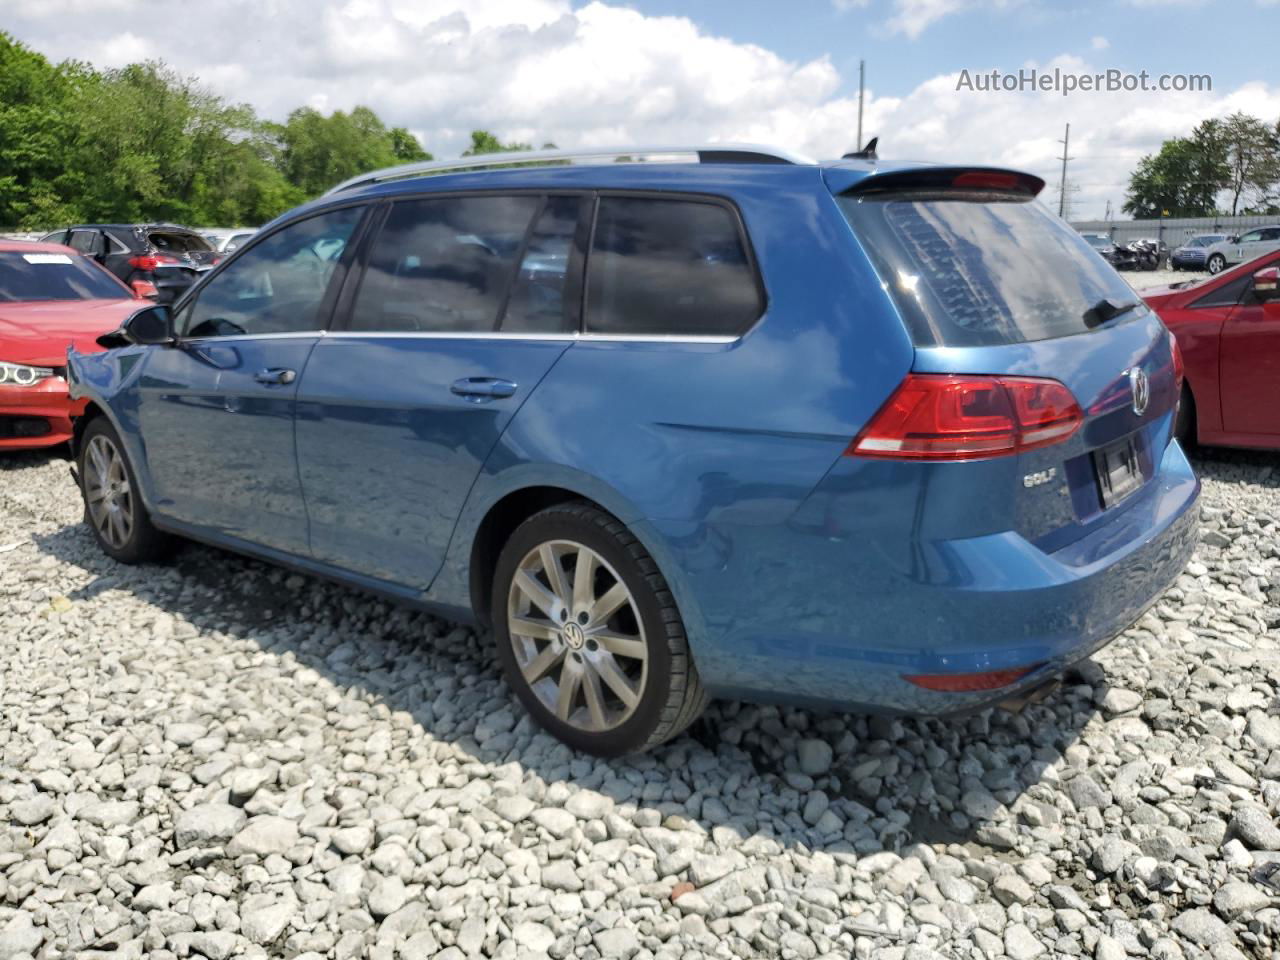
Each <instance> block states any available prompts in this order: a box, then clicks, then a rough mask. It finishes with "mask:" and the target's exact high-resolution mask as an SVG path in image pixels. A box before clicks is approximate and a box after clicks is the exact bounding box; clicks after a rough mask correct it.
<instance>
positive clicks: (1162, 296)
mask: <svg viewBox="0 0 1280 960" xmlns="http://www.w3.org/2000/svg"><path fill="white" fill-rule="evenodd" d="M1278 280H1280V253H1269V254H1266V255H1265V256H1262V257H1259V258H1258V259H1256V260H1251V261H1250V262H1248V263H1243V264H1241V265H1240V266H1238V267H1236V268H1235V269H1233V270H1228V271H1224V272H1222V273H1220V274H1218V275H1217V276H1214V277H1210V278H1209V279H1208V280H1202V281H1198V282H1197V281H1188V282H1185V283H1175V284H1173V286H1169V287H1154V288H1152V289H1149V290H1144V291H1143V292H1142V296H1143V299H1144V300H1146V301H1147V303H1148V304H1149V305H1150V306H1151V308H1152V309H1153V310H1155V311H1156V312H1157V313H1158V314H1160V318H1161V319H1162V320H1163V321H1164V322H1165V325H1166V326H1167V327H1168V328H1169V329H1170V330H1171V331H1172V332H1173V335H1174V337H1175V338H1176V340H1177V343H1178V347H1179V349H1180V350H1181V353H1182V361H1183V364H1184V365H1185V368H1186V380H1185V381H1184V383H1183V388H1182V403H1181V406H1180V407H1179V410H1178V428H1177V429H1178V437H1179V439H1181V440H1183V442H1184V443H1186V442H1188V441H1193V442H1194V441H1198V442H1200V443H1203V444H1207V445H1211V446H1223V447H1264V448H1270V449H1280V283H1278V282H1277V281H1278Z"/></svg>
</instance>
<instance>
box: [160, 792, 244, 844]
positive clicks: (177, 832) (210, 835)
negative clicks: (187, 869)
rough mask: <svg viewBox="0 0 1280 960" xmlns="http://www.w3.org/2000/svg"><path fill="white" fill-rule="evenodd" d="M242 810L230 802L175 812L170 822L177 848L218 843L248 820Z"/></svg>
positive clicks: (234, 832)
mask: <svg viewBox="0 0 1280 960" xmlns="http://www.w3.org/2000/svg"><path fill="white" fill-rule="evenodd" d="M248 819H249V818H248V817H247V816H245V812H244V811H243V810H241V809H240V808H239V807H233V806H231V804H229V803H205V804H201V805H200V806H198V807H192V808H191V809H190V810H184V811H183V812H182V813H180V814H179V815H178V819H177V820H176V821H175V822H174V825H173V842H174V843H175V844H177V846H178V849H179V850H182V849H184V848H186V847H210V846H221V845H222V844H224V843H226V842H227V841H228V840H230V839H231V838H232V837H234V836H235V835H236V834H237V833H239V832H240V831H241V830H242V829H243V828H244V825H245V823H246V822H247V821H248Z"/></svg>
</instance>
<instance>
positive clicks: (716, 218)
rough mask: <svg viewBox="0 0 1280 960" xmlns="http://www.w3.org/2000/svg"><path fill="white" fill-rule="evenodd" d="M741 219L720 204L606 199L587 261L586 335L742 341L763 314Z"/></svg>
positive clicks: (601, 208) (643, 198)
mask: <svg viewBox="0 0 1280 960" xmlns="http://www.w3.org/2000/svg"><path fill="white" fill-rule="evenodd" d="M760 311H761V300H760V290H759V286H758V285H757V283H756V278H755V273H754V272H753V270H752V267H751V262H750V260H749V259H748V256H747V250H746V246H745V244H744V243H743V240H742V235H741V233H740V232H739V229H738V221H737V217H736V216H734V214H733V212H732V211H731V210H729V208H727V207H724V206H721V205H720V204H718V203H710V202H705V201H688V200H659V199H651V198H648V197H601V198H600V207H599V212H598V214H597V216H596V227H595V235H594V238H593V240H592V244H591V253H590V256H589V258H588V260H587V330H588V331H589V332H591V333H607V334H631V335H640V336H736V335H737V334H740V333H742V332H743V331H745V330H746V329H747V327H749V326H750V325H751V324H752V323H753V322H754V321H755V320H756V318H757V317H759V316H760Z"/></svg>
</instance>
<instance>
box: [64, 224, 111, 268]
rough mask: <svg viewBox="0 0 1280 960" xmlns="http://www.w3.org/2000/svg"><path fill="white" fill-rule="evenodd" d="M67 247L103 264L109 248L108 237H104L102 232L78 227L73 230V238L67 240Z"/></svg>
mask: <svg viewBox="0 0 1280 960" xmlns="http://www.w3.org/2000/svg"><path fill="white" fill-rule="evenodd" d="M67 245H68V246H69V247H71V248H72V249H73V250H76V251H78V252H80V253H82V254H84V255H85V256H86V257H89V258H90V259H92V260H97V261H98V262H99V263H101V262H102V257H103V254H104V253H105V252H106V246H107V245H106V237H104V236H103V233H102V231H101V230H94V229H91V228H88V227H77V228H76V229H74V230H72V231H71V236H70V237H68V238H67Z"/></svg>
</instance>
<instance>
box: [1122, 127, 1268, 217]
mask: <svg viewBox="0 0 1280 960" xmlns="http://www.w3.org/2000/svg"><path fill="white" fill-rule="evenodd" d="M1123 210H1124V212H1125V213H1127V214H1129V215H1130V216H1131V217H1133V218H1134V219H1138V220H1146V219H1157V218H1159V217H1161V216H1166V217H1211V216H1214V215H1215V214H1219V213H1223V214H1229V215H1231V216H1236V215H1238V214H1250V213H1260V214H1280V122H1278V123H1275V124H1268V123H1265V122H1264V121H1262V120H1260V119H1258V118H1257V117H1253V116H1250V115H1248V114H1246V113H1239V112H1237V113H1233V114H1231V115H1230V116H1228V117H1226V118H1223V119H1214V120H1205V121H1203V122H1201V123H1200V124H1199V125H1197V126H1196V128H1195V129H1194V130H1192V131H1191V134H1190V136H1186V137H1174V138H1173V139H1171V140H1166V141H1165V142H1164V143H1163V144H1161V146H1160V150H1159V152H1157V153H1155V154H1148V155H1147V156H1145V157H1143V158H1142V160H1140V161H1139V162H1138V166H1137V168H1136V169H1135V170H1134V171H1133V173H1132V174H1131V175H1130V177H1129V189H1128V192H1127V193H1126V194H1125V203H1124V207H1123Z"/></svg>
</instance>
